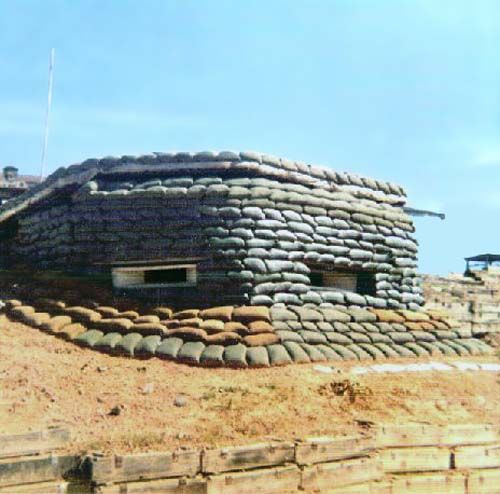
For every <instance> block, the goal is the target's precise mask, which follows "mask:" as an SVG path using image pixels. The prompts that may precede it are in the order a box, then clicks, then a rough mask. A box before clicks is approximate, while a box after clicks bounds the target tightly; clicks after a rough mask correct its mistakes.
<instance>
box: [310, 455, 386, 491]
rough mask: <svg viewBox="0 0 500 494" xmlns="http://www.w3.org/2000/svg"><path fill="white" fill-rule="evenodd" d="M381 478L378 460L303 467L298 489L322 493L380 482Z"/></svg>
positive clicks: (360, 460)
mask: <svg viewBox="0 0 500 494" xmlns="http://www.w3.org/2000/svg"><path fill="white" fill-rule="evenodd" d="M382 477H383V470H382V467H381V465H380V463H379V461H378V460H375V459H373V458H357V459H354V460H344V461H336V462H333V463H320V464H318V465H314V466H311V467H305V468H304V469H303V470H302V476H301V483H300V487H301V488H302V489H304V490H306V491H307V490H312V491H322V490H328V489H338V488H340V487H343V486H348V485H351V484H361V483H363V482H371V481H375V480H381V479H382Z"/></svg>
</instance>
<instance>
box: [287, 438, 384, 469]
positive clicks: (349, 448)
mask: <svg viewBox="0 0 500 494" xmlns="http://www.w3.org/2000/svg"><path fill="white" fill-rule="evenodd" d="M374 446H375V442H374V440H373V438H372V437H367V436H349V437H341V438H332V437H316V438H309V439H306V440H305V441H304V442H300V443H298V444H297V445H296V446H295V461H296V463H297V464H298V465H313V464H315V463H325V462H329V461H335V460H342V459H347V458H355V457H358V456H364V455H366V454H367V453H369V452H370V451H372V450H373V449H374Z"/></svg>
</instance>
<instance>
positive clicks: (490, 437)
mask: <svg viewBox="0 0 500 494" xmlns="http://www.w3.org/2000/svg"><path fill="white" fill-rule="evenodd" d="M499 441H500V426H498V425H488V424H456V425H450V426H448V427H444V428H443V431H442V439H441V444H442V445H443V446H444V445H446V446H459V445H466V444H481V443H496V442H499Z"/></svg>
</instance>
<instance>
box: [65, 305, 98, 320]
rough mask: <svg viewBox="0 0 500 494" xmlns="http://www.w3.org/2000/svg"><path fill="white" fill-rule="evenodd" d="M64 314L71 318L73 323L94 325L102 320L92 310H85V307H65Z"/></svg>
mask: <svg viewBox="0 0 500 494" xmlns="http://www.w3.org/2000/svg"><path fill="white" fill-rule="evenodd" d="M64 314H65V315H67V316H69V317H71V319H73V321H76V322H81V323H83V324H86V323H87V324H88V323H94V322H97V321H99V320H100V319H102V316H101V314H99V312H96V311H95V310H92V309H87V308H85V307H80V306H76V307H66V308H65V309H64Z"/></svg>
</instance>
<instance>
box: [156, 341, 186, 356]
mask: <svg viewBox="0 0 500 494" xmlns="http://www.w3.org/2000/svg"><path fill="white" fill-rule="evenodd" d="M183 343H184V342H183V341H182V340H181V339H180V338H175V337H172V338H165V339H164V340H163V341H162V342H161V343H160V345H159V346H158V347H157V348H156V356H157V357H160V358H166V359H175V358H176V357H177V354H178V353H179V349H180V348H181V346H182V344H183Z"/></svg>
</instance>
